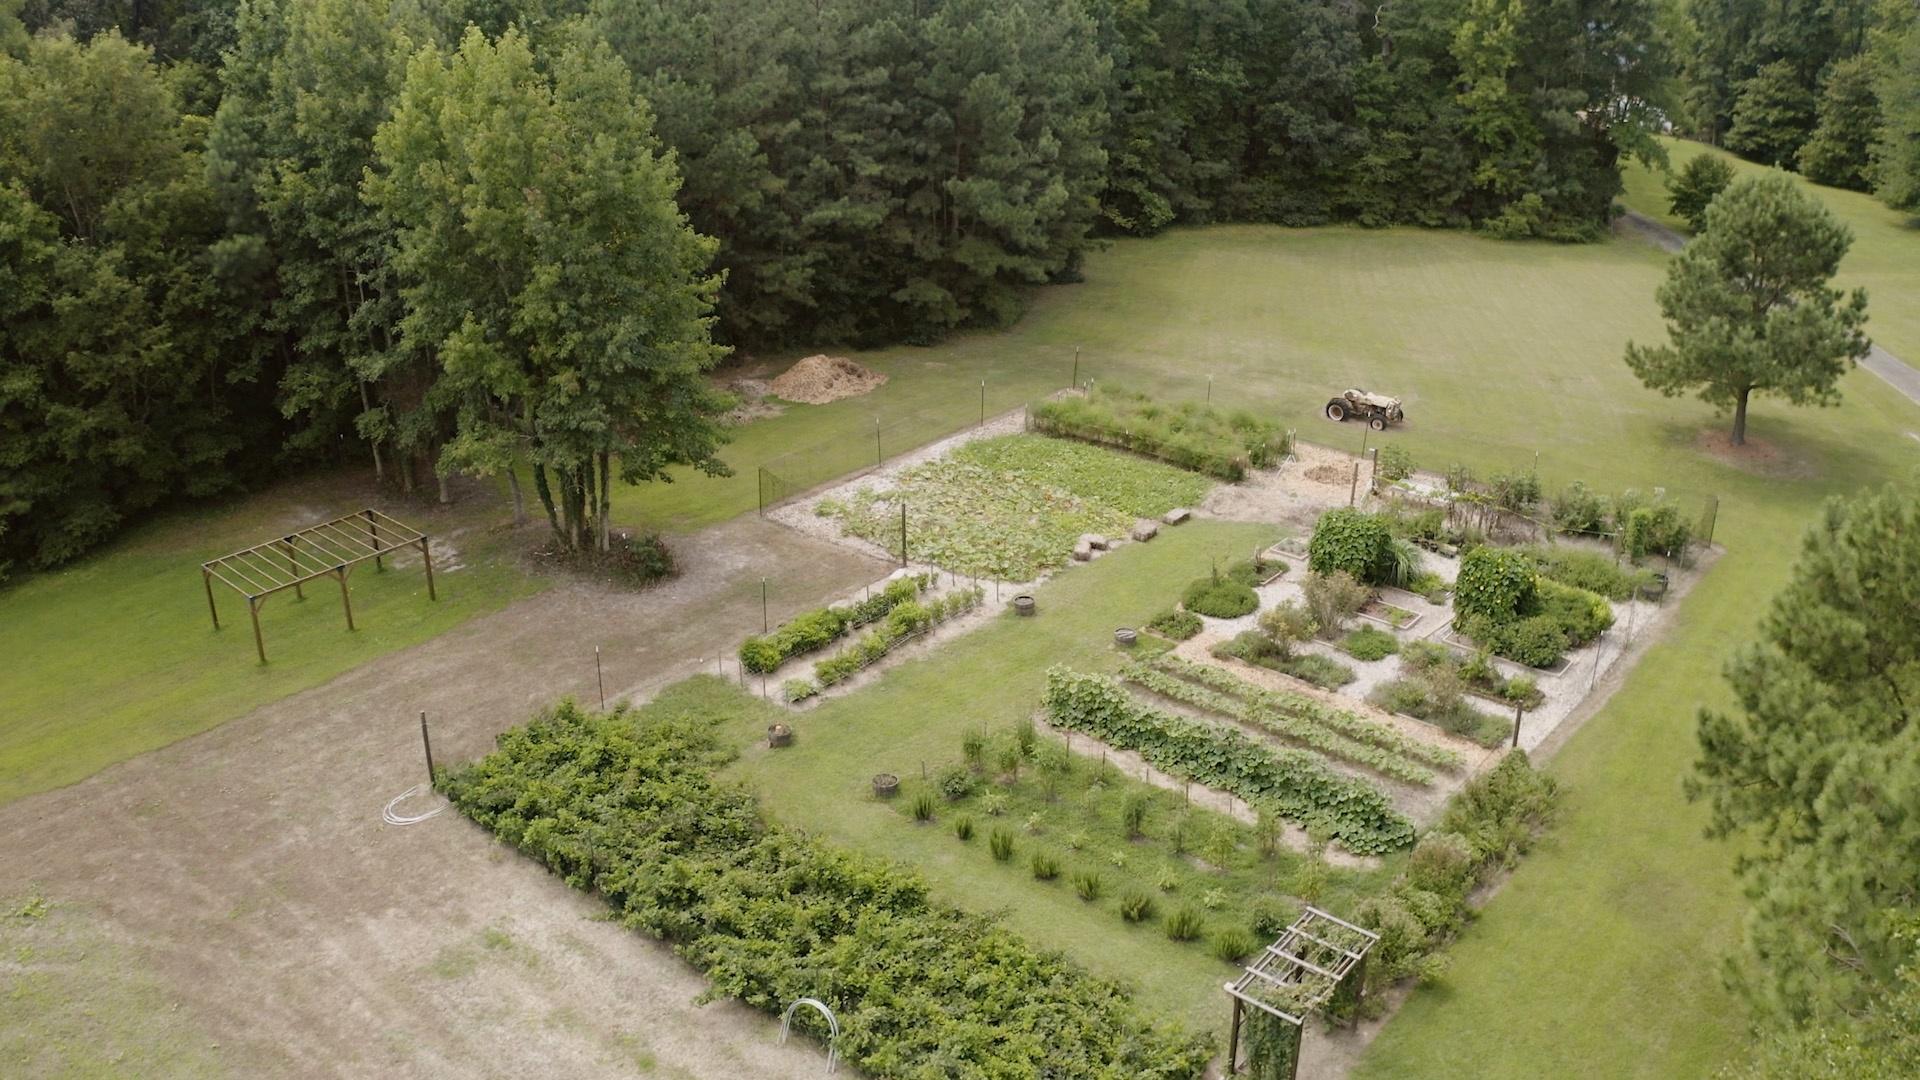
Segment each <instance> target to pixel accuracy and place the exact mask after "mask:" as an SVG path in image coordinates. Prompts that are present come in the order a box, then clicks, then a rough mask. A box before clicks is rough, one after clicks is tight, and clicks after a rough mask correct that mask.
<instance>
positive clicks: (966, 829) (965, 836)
mask: <svg viewBox="0 0 1920 1080" xmlns="http://www.w3.org/2000/svg"><path fill="white" fill-rule="evenodd" d="M953 835H954V836H956V837H958V838H959V839H960V842H961V843H963V844H964V843H966V842H967V841H969V840H971V839H973V819H972V818H970V817H964V816H963V817H957V818H954V819H953Z"/></svg>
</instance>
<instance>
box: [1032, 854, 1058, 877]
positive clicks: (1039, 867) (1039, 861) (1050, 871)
mask: <svg viewBox="0 0 1920 1080" xmlns="http://www.w3.org/2000/svg"><path fill="white" fill-rule="evenodd" d="M1027 868H1028V869H1030V870H1032V871H1033V877H1034V880H1036V881H1052V880H1053V879H1054V878H1057V877H1059V876H1060V860H1059V859H1056V858H1054V857H1053V856H1051V855H1049V854H1047V853H1046V852H1044V851H1036V852H1034V853H1033V858H1031V859H1028V860H1027Z"/></svg>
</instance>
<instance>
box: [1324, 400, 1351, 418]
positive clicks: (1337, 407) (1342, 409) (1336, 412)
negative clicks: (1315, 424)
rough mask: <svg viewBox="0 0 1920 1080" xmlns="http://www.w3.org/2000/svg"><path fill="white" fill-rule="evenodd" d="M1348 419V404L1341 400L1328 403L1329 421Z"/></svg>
mask: <svg viewBox="0 0 1920 1080" xmlns="http://www.w3.org/2000/svg"><path fill="white" fill-rule="evenodd" d="M1346 418H1347V406H1346V403H1345V402H1343V401H1339V400H1337V399H1336V400H1334V401H1329V402H1327V419H1329V420H1334V421H1340V420H1345V419H1346Z"/></svg>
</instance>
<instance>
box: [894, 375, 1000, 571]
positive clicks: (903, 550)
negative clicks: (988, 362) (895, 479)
mask: <svg viewBox="0 0 1920 1080" xmlns="http://www.w3.org/2000/svg"><path fill="white" fill-rule="evenodd" d="M980 385H982V386H985V385H986V384H985V383H981V384H980ZM906 565H907V504H906V503H901V504H900V567H901V569H905V568H906Z"/></svg>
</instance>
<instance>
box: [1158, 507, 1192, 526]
mask: <svg viewBox="0 0 1920 1080" xmlns="http://www.w3.org/2000/svg"><path fill="white" fill-rule="evenodd" d="M1192 516H1193V511H1192V510H1189V509H1187V508H1186V507H1184V506H1182V507H1179V508H1178V509H1174V510H1169V511H1167V512H1166V514H1165V515H1164V516H1163V517H1161V519H1160V520H1161V521H1164V522H1166V523H1167V524H1169V525H1182V524H1185V523H1186V521H1187V519H1188V518H1190V517H1192Z"/></svg>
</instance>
